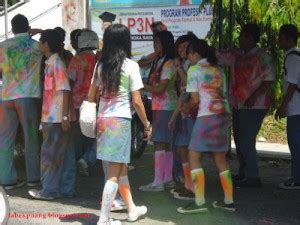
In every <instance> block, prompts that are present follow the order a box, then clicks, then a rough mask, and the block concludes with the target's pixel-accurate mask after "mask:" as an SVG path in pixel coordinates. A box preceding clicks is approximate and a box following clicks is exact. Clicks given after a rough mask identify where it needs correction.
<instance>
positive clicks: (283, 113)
mask: <svg viewBox="0 0 300 225" xmlns="http://www.w3.org/2000/svg"><path fill="white" fill-rule="evenodd" d="M286 111H287V109H286V107H283V106H280V107H279V109H278V110H277V111H276V113H275V120H277V121H278V120H280V119H282V118H284V117H286Z"/></svg>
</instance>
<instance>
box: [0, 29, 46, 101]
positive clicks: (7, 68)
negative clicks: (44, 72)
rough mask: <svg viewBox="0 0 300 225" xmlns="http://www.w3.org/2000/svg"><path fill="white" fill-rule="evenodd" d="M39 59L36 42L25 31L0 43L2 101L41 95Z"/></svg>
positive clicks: (39, 53)
mask: <svg viewBox="0 0 300 225" xmlns="http://www.w3.org/2000/svg"><path fill="white" fill-rule="evenodd" d="M41 59H42V53H41V52H40V50H39V46H38V42H37V41H35V40H33V39H32V38H31V37H30V36H29V35H28V34H27V33H22V34H17V35H15V36H14V37H13V38H10V39H7V40H6V41H4V42H2V43H1V44H0V68H1V69H2V71H3V72H2V76H3V87H2V100H3V101H9V100H14V99H19V98H40V97H41V88H40V87H41V79H40V64H41Z"/></svg>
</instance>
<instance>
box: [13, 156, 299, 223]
mask: <svg viewBox="0 0 300 225" xmlns="http://www.w3.org/2000/svg"><path fill="white" fill-rule="evenodd" d="M233 158H234V159H232V160H230V164H231V167H232V169H233V170H235V169H236V168H237V163H236V159H235V157H233ZM152 163H153V152H152V151H148V152H146V153H145V154H144V155H143V156H142V158H141V159H138V160H135V161H133V165H134V166H135V170H133V171H131V172H130V177H129V178H130V181H131V184H132V190H133V194H134V199H135V201H136V203H137V204H138V205H140V204H145V205H146V206H147V207H148V214H147V215H146V217H145V218H143V219H142V220H140V221H138V222H136V223H127V222H126V221H124V223H123V224H125V225H127V224H141V225H167V224H168V225H171V224H178V225H227V224H228V225H235V224H236V225H299V224H300V213H299V206H300V191H285V190H280V189H277V187H276V186H277V184H278V183H279V182H281V181H283V180H284V179H285V178H287V177H288V176H289V161H288V160H281V159H277V160H276V159H275V160H274V159H266V158H263V159H261V160H260V162H259V167H260V174H261V177H262V181H263V184H264V185H263V187H262V188H254V189H236V190H235V201H236V204H237V207H238V210H237V212H236V213H226V212H222V211H219V210H215V209H213V208H210V210H209V212H208V213H206V214H199V215H181V214H178V213H176V208H177V207H179V206H182V205H185V204H187V203H188V202H185V201H180V200H175V199H174V198H173V197H172V196H171V194H169V192H168V191H165V192H159V193H144V192H140V191H139V190H138V187H139V186H140V185H142V184H146V183H148V182H150V181H152ZM203 166H204V168H205V174H206V200H207V202H208V203H209V204H211V203H212V202H213V201H214V200H219V199H222V198H223V193H222V190H221V188H220V183H219V178H218V173H217V171H216V169H215V167H214V165H213V164H212V162H211V159H210V157H209V156H207V157H206V158H205V160H204V163H203ZM99 168H100V165H98V166H97V167H96V168H94V169H93V171H92V175H91V177H78V180H77V197H76V198H74V199H58V200H55V201H52V202H45V201H37V200H32V199H30V198H29V196H28V194H27V191H28V189H29V188H27V187H23V188H20V189H17V190H13V191H9V192H8V194H9V195H10V198H9V201H10V205H11V217H12V218H11V219H10V221H9V224H11V225H20V224H34V225H61V224H64V225H67V224H83V225H89V224H91V225H96V222H97V220H98V216H99V199H100V196H101V190H102V187H103V182H102V178H101V171H100V169H99ZM19 172H20V175H21V177H22V175H23V176H24V174H23V173H22V171H19ZM72 214H75V215H73V216H72ZM58 216H67V217H68V218H66V217H65V218H57V217H58ZM13 217H15V218H13ZM16 217H17V218H16ZM18 217H19V218H18ZM20 217H23V218H20ZM26 217H36V218H26ZM112 217H113V218H117V219H123V220H124V219H125V218H126V211H124V212H121V213H113V214H112Z"/></svg>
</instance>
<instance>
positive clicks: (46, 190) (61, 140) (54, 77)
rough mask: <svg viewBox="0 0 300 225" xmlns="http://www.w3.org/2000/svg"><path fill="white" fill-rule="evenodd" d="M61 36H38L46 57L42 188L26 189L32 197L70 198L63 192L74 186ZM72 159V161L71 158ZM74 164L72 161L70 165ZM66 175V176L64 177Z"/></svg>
mask: <svg viewBox="0 0 300 225" xmlns="http://www.w3.org/2000/svg"><path fill="white" fill-rule="evenodd" d="M61 44H62V38H61V36H60V35H59V34H58V33H57V32H56V31H54V30H45V31H43V32H42V33H41V37H40V50H41V51H42V52H43V54H44V55H45V56H46V57H47V60H46V62H45V64H46V66H45V71H44V72H45V75H44V77H45V78H44V93H43V105H42V119H41V122H42V132H43V144H42V149H41V183H42V189H41V190H36V189H32V190H29V195H30V196H31V197H33V198H35V199H41V200H52V199H54V198H56V197H61V196H66V197H72V195H73V194H74V193H72V192H71V193H66V192H65V191H67V190H66V189H68V190H69V191H70V190H72V191H73V189H74V180H73V179H72V183H70V181H69V180H68V176H67V175H68V174H69V175H70V174H71V173H72V174H71V175H72V177H74V173H76V171H74V169H73V171H71V170H70V169H72V168H74V165H73V164H75V159H74V154H70V152H71V150H70V151H69V150H68V147H69V146H70V145H69V143H70V136H71V125H70V122H71V121H74V119H75V117H74V116H75V115H74V114H75V112H73V113H72V109H71V108H70V102H69V101H70V90H71V89H70V84H69V80H68V75H67V71H66V68H65V64H64V63H63V61H62V60H61V58H60V57H59V55H58V54H59V52H60V50H61ZM69 154H70V155H69ZM72 159H73V160H72ZM72 163H73V164H72ZM63 178H65V179H63Z"/></svg>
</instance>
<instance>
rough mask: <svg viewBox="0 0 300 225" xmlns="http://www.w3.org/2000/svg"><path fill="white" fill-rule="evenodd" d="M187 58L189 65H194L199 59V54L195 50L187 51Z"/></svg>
mask: <svg viewBox="0 0 300 225" xmlns="http://www.w3.org/2000/svg"><path fill="white" fill-rule="evenodd" d="M187 58H188V60H189V61H190V63H191V65H195V64H197V62H198V61H199V60H200V59H201V56H200V55H199V54H198V53H197V52H189V53H188V54H187Z"/></svg>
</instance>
